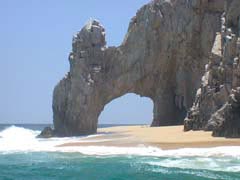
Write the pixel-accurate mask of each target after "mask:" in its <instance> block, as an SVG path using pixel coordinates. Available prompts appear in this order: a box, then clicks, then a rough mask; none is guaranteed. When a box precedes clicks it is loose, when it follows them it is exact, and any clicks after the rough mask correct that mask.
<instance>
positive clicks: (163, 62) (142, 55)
mask: <svg viewBox="0 0 240 180" xmlns="http://www.w3.org/2000/svg"><path fill="white" fill-rule="evenodd" d="M204 2H205V3H207V2H206V1H201V0H194V1H185V0H178V1H176V0H171V1H164V0H155V1H153V2H151V3H149V4H147V5H145V6H143V7H142V8H141V9H140V10H139V11H138V12H137V14H136V16H135V17H133V18H132V20H131V22H130V24H129V28H128V33H127V35H126V37H125V39H124V41H123V43H122V44H121V45H120V46H119V47H107V46H106V42H105V30H104V28H103V26H102V25H101V24H100V23H99V22H98V21H96V20H91V21H90V22H89V23H88V24H87V25H85V26H84V27H83V29H82V30H81V31H80V32H79V33H77V34H76V35H75V36H74V37H73V43H72V52H71V53H70V55H69V62H70V72H69V73H68V74H67V75H66V77H65V78H64V79H63V80H61V81H60V82H59V83H58V85H57V86H56V87H55V89H54V94H53V118H54V127H55V132H56V133H57V135H59V136H72V135H82V134H91V133H95V132H96V130H97V120H98V116H99V114H100V113H101V111H102V110H103V108H104V106H105V105H106V104H107V103H108V102H110V101H111V100H113V99H115V98H117V97H120V96H122V95H124V94H126V93H136V94H139V95H141V96H146V97H149V98H151V99H152V100H153V102H154V119H153V122H152V126H161V125H176V124H181V123H183V119H184V117H185V113H186V110H187V109H188V108H189V107H190V106H191V105H192V102H193V100H194V96H195V92H196V89H197V88H198V86H199V83H200V79H199V77H201V74H202V73H203V71H204V65H205V64H206V63H207V57H208V54H209V52H210V50H211V47H212V44H213V40H214V37H215V32H216V30H217V29H218V27H219V26H220V23H219V20H218V19H219V16H220V13H219V12H218V11H214V12H212V11H210V10H209V9H206V7H207V6H205V5H203V3H204ZM210 25H211V26H210Z"/></svg>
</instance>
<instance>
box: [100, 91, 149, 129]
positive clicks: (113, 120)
mask: <svg viewBox="0 0 240 180" xmlns="http://www.w3.org/2000/svg"><path fill="white" fill-rule="evenodd" d="M152 120H153V101H152V100H151V99H150V98H148V97H140V96H139V95H137V94H135V93H127V94H125V95H123V96H121V97H119V98H116V99H114V100H112V101H111V102H110V103H108V104H106V105H105V107H104V110H103V111H102V112H101V114H100V116H99V118H98V124H148V125H150V124H151V123H152Z"/></svg>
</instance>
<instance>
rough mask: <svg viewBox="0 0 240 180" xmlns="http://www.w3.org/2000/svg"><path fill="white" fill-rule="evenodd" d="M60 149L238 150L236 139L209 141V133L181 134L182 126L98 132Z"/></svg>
mask: <svg viewBox="0 0 240 180" xmlns="http://www.w3.org/2000/svg"><path fill="white" fill-rule="evenodd" d="M63 146H118V147H135V146H155V147H159V148H161V149H178V148H203V147H218V146H240V138H239V139H229V138H219V137H212V136H211V132H205V131H188V132H184V131H183V126H165V127H149V126H139V125H138V126H117V127H110V128H99V129H98V134H97V136H90V137H85V138H81V139H79V141H77V140H76V141H74V142H70V143H65V144H62V145H60V147H63Z"/></svg>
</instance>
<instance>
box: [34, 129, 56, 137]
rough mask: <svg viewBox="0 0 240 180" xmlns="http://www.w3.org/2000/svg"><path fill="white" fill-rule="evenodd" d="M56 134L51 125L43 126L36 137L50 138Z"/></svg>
mask: <svg viewBox="0 0 240 180" xmlns="http://www.w3.org/2000/svg"><path fill="white" fill-rule="evenodd" d="M54 136H56V133H55V131H54V130H53V129H52V128H51V127H45V128H44V129H43V130H42V132H41V133H40V134H39V135H38V136H37V138H51V137H54Z"/></svg>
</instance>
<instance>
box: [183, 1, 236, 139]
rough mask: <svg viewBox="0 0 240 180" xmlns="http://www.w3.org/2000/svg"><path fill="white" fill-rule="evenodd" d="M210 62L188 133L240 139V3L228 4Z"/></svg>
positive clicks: (189, 114)
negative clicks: (197, 131)
mask: <svg viewBox="0 0 240 180" xmlns="http://www.w3.org/2000/svg"><path fill="white" fill-rule="evenodd" d="M221 21H222V22H221V23H222V26H221V30H220V31H219V32H218V33H217V36H216V38H215V42H214V46H213V48H212V53H211V56H210V61H209V63H208V64H207V65H206V71H205V74H204V76H203V77H202V83H201V87H200V89H199V90H198V93H197V95H196V99H195V102H194V105H193V107H192V108H191V109H190V111H189V112H188V116H187V118H186V119H185V121H184V128H185V130H191V129H193V130H199V129H204V130H213V135H214V136H225V137H240V108H239V107H240V106H239V90H240V89H239V87H240V64H239V58H240V1H239V0H227V1H226V4H225V13H224V14H223V15H222V17H221Z"/></svg>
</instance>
